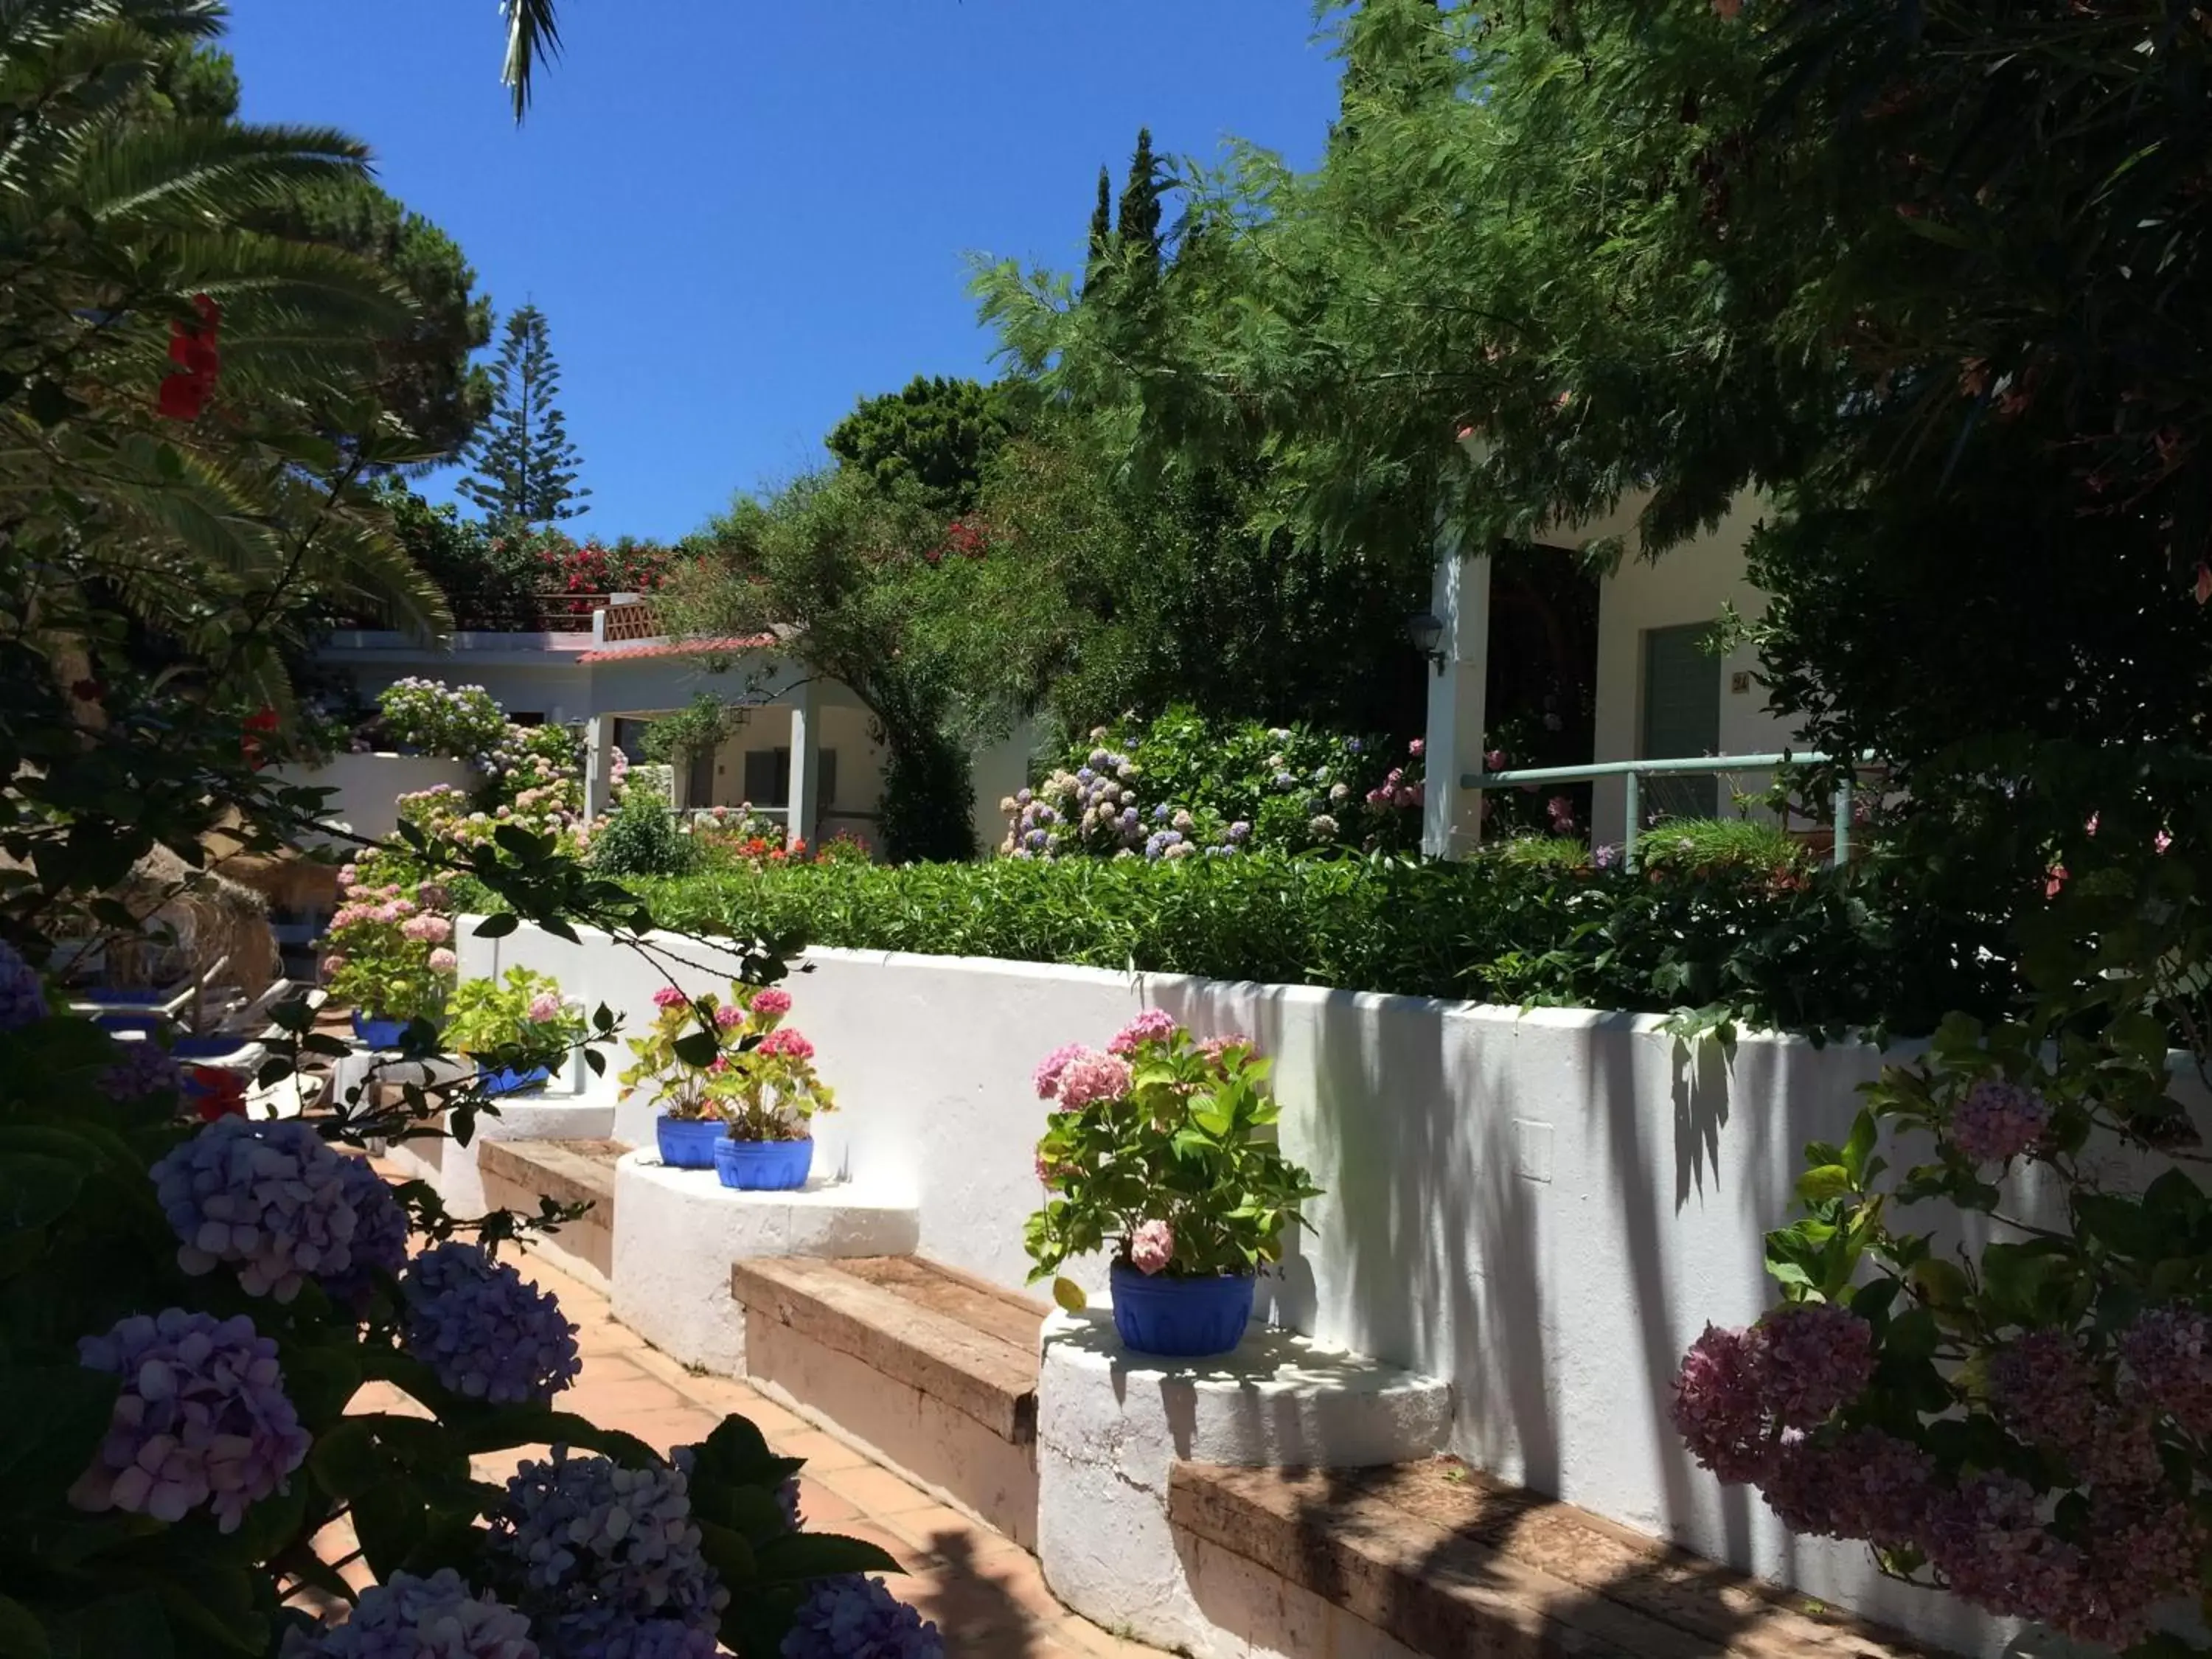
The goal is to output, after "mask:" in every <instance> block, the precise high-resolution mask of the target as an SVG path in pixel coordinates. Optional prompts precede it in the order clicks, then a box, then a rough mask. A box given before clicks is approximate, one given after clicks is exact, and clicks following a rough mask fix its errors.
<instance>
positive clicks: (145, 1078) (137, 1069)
mask: <svg viewBox="0 0 2212 1659" xmlns="http://www.w3.org/2000/svg"><path fill="white" fill-rule="evenodd" d="M95 1081H96V1084H97V1086H98V1088H99V1090H100V1093H102V1094H104V1095H106V1097H108V1098H109V1099H110V1100H143V1099H144V1098H145V1097H147V1096H148V1095H160V1094H171V1095H176V1094H182V1093H183V1092H184V1088H185V1072H184V1067H182V1066H179V1065H178V1064H177V1062H176V1060H175V1059H174V1057H173V1056H172V1055H171V1054H170V1053H169V1051H168V1050H167V1048H163V1047H162V1046H161V1044H160V1043H158V1042H117V1043H116V1045H115V1060H114V1063H113V1064H112V1065H111V1066H108V1067H107V1069H106V1071H104V1072H102V1073H100V1076H99V1078H98V1079H95Z"/></svg>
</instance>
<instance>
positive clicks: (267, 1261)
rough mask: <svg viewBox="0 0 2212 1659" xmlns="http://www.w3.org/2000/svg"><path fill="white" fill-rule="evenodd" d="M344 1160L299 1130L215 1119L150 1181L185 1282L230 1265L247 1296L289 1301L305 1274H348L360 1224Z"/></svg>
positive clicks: (291, 1125)
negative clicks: (166, 1220) (176, 1240)
mask: <svg viewBox="0 0 2212 1659" xmlns="http://www.w3.org/2000/svg"><path fill="white" fill-rule="evenodd" d="M345 1164H346V1159H345V1158H343V1157H342V1156H341V1155H340V1154H338V1153H337V1152H333V1151H332V1150H331V1147H330V1146H328V1145H327V1144H326V1143H325V1141H324V1140H323V1139H322V1137H321V1136H319V1135H318V1134H317V1133H315V1132H314V1130H313V1129H312V1128H310V1127H308V1126H307V1125H306V1124H304V1123H301V1122H299V1121H286V1122H280V1123H256V1122H251V1121H248V1120H246V1119H245V1118H242V1117H222V1118H217V1119H216V1121H214V1122H213V1123H210V1124H209V1125H208V1126H207V1127H205V1128H204V1129H202V1130H201V1131H200V1132H199V1133H197V1134H196V1135H194V1136H193V1137H192V1138H191V1139H190V1140H187V1141H185V1142H184V1143H183V1144H181V1145H180V1146H176V1147H174V1148H173V1149H172V1150H171V1151H170V1152H168V1153H167V1155H166V1156H164V1157H163V1158H161V1161H160V1162H158V1163H156V1164H155V1165H154V1167H153V1169H152V1170H151V1171H149V1173H150V1174H151V1175H152V1176H153V1178H154V1185H155V1193H156V1194H157V1195H158V1196H159V1198H160V1200H161V1208H162V1211H163V1212H164V1213H166V1214H167V1216H168V1218H169V1225H171V1226H172V1227H173V1228H175V1229H176V1232H177V1237H178V1238H179V1240H180V1241H182V1243H181V1246H180V1248H179V1249H178V1251H177V1264H178V1265H179V1267H182V1268H183V1269H184V1270H185V1272H186V1273H211V1272H213V1271H214V1269H215V1268H216V1266H217V1264H219V1263H222V1262H226V1261H228V1262H230V1263H233V1264H234V1265H235V1266H236V1267H237V1268H238V1282H239V1285H240V1288H241V1289H243V1290H244V1291H246V1294H247V1295H248V1296H273V1297H275V1298H276V1300H277V1301H279V1302H289V1301H290V1300H291V1299H292V1298H293V1297H295V1296H297V1295H298V1294H299V1293H300V1286H301V1285H303V1284H305V1283H306V1282H307V1279H308V1277H309V1276H310V1275H311V1274H322V1273H344V1272H345V1271H346V1270H347V1269H348V1268H349V1267H351V1266H352V1265H353V1249H352V1242H353V1235H354V1230H355V1228H356V1226H357V1225H359V1221H360V1217H359V1214H358V1212H356V1210H355V1208H354V1205H353V1200H352V1197H351V1196H350V1194H349V1188H348V1187H347V1184H346V1178H345Z"/></svg>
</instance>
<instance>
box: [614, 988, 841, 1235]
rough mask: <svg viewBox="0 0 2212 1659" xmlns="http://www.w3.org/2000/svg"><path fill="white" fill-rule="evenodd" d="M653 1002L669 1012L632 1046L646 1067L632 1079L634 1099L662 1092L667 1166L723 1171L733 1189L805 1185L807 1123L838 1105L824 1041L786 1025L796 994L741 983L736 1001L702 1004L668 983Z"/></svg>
mask: <svg viewBox="0 0 2212 1659" xmlns="http://www.w3.org/2000/svg"><path fill="white" fill-rule="evenodd" d="M653 1006H654V1007H655V1008H656V1009H657V1010H659V1012H658V1013H657V1014H656V1016H655V1018H654V1020H653V1026H652V1028H651V1029H650V1030H648V1031H647V1033H646V1034H645V1035H644V1036H641V1037H633V1038H632V1039H631V1040H630V1045H629V1046H630V1052H631V1053H632V1054H635V1055H636V1056H637V1061H636V1064H635V1065H633V1066H631V1067H630V1068H629V1070H628V1071H626V1072H624V1073H623V1074H622V1082H623V1093H624V1095H625V1096H628V1095H629V1094H630V1093H632V1092H634V1091H636V1090H638V1089H641V1088H650V1089H651V1090H652V1091H653V1099H654V1102H655V1103H656V1104H658V1105H659V1108H660V1114H659V1116H657V1117H656V1118H655V1119H654V1120H653V1138H654V1140H655V1142H656V1143H657V1144H658V1146H659V1148H660V1158H661V1161H662V1162H663V1163H664V1164H668V1165H670V1166H671V1167H672V1168H675V1169H679V1170H705V1169H710V1168H711V1169H714V1170H716V1171H718V1172H719V1173H720V1176H721V1178H722V1182H723V1184H724V1185H725V1186H729V1187H740V1188H750V1189H756V1190H764V1191H780V1190H784V1189H787V1188H796V1187H803V1186H805V1184H806V1177H807V1174H808V1172H809V1170H811V1168H812V1166H813V1158H814V1140H813V1137H812V1136H811V1135H810V1134H809V1133H807V1127H806V1125H807V1120H808V1119H810V1118H811V1117H812V1116H813V1115H814V1114H815V1113H816V1112H817V1111H826V1110H828V1109H830V1108H831V1106H832V1105H833V1102H832V1100H831V1098H830V1095H829V1090H828V1089H827V1088H826V1087H825V1086H824V1085H823V1083H822V1081H821V1079H819V1078H817V1076H815V1074H814V1067H813V1063H812V1062H813V1058H814V1045H813V1044H812V1043H811V1042H808V1041H807V1040H806V1039H805V1037H804V1036H800V1035H799V1033H798V1032H797V1031H795V1030H789V1029H787V1028H786V1027H784V1026H783V1024H782V1020H783V1017H784V1016H785V1015H786V1014H787V1013H788V1012H791V994H790V993H789V992H787V991H785V990H782V989H780V988H778V987H775V986H757V985H748V984H744V983H743V982H733V983H732V985H731V986H730V994H729V997H728V999H727V1000H723V999H721V998H720V997H718V996H716V995H715V994H714V993H713V992H708V994H705V995H704V996H702V997H698V998H696V999H694V998H690V997H687V996H685V995H684V993H683V992H681V991H679V990H678V989H677V988H676V987H674V986H663V987H661V988H660V989H659V990H658V991H656V992H654V993H653Z"/></svg>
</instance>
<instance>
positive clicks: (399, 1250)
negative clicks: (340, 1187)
mask: <svg viewBox="0 0 2212 1659" xmlns="http://www.w3.org/2000/svg"><path fill="white" fill-rule="evenodd" d="M339 1161H340V1163H341V1164H342V1165H343V1169H342V1170H341V1176H342V1178H343V1182H344V1183H345V1189H346V1194H347V1196H348V1197H349V1199H350V1200H351V1201H352V1204H353V1208H354V1217H355V1220H354V1229H353V1264H352V1265H351V1266H350V1267H348V1268H347V1269H346V1270H345V1271H344V1272H343V1273H325V1274H324V1275H323V1289H324V1290H325V1291H328V1292H329V1293H330V1295H331V1299H332V1300H334V1301H337V1302H339V1303H342V1304H344V1305H346V1306H347V1307H349V1308H352V1309H354V1310H356V1312H358V1311H359V1310H361V1309H362V1307H363V1306H364V1305H365V1304H366V1303H367V1302H368V1297H369V1294H370V1293H371V1292H372V1291H374V1289H375V1288H376V1278H375V1275H376V1274H378V1273H387V1274H389V1275H390V1276H392V1278H394V1279H397V1278H398V1276H399V1274H400V1273H401V1272H402V1270H404V1268H405V1267H406V1266H407V1238H408V1235H409V1233H410V1231H412V1227H411V1224H410V1222H409V1220H408V1217H407V1210H406V1206H404V1205H403V1204H401V1203H400V1201H399V1200H398V1198H397V1197H395V1196H394V1195H393V1194H392V1188H391V1187H390V1186H389V1185H387V1184H386V1182H385V1179H384V1177H383V1176H380V1175H379V1174H377V1172H376V1170H374V1168H373V1167H371V1165H370V1164H369V1161H368V1159H367V1158H348V1157H346V1156H345V1155H344V1154H343V1153H341V1154H340V1155H339Z"/></svg>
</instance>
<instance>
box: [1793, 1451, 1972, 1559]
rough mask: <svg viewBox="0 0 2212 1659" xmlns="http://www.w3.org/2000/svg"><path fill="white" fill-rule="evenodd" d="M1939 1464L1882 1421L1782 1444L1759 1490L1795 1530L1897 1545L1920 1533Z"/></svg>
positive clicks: (1915, 1537) (1888, 1546)
mask: <svg viewBox="0 0 2212 1659" xmlns="http://www.w3.org/2000/svg"><path fill="white" fill-rule="evenodd" d="M1935 1472H1936V1462H1935V1460H1934V1459H1933V1458H1931V1457H1930V1456H1929V1455H1928V1454H1927V1453H1926V1452H1924V1451H1922V1450H1921V1449H1920V1448H1919V1447H1917V1446H1915V1445H1912V1444H1911V1443H1909V1442H1907V1441H1903V1440H1899V1439H1898V1438H1897V1437H1895V1436H1894V1435H1890V1434H1885V1433H1883V1432H1882V1431H1881V1430H1880V1429H1857V1430H1854V1431H1851V1432H1850V1433H1849V1434H1846V1435H1844V1436H1841V1437H1838V1438H1836V1439H1827V1438H1824V1437H1802V1436H1801V1437H1793V1438H1791V1439H1790V1440H1787V1441H1785V1442H1784V1443H1783V1444H1782V1445H1781V1447H1780V1448H1779V1449H1778V1451H1777V1453H1776V1455H1775V1457H1774V1461H1773V1465H1772V1467H1771V1468H1769V1470H1768V1471H1767V1473H1766V1474H1765V1476H1764V1477H1763V1478H1762V1479H1761V1480H1760V1481H1759V1494H1760V1496H1762V1497H1763V1498H1765V1499H1766V1504H1767V1507H1768V1508H1770V1509H1771V1510H1773V1511H1774V1512H1775V1514H1776V1515H1778V1516H1780V1517H1781V1518H1782V1522H1783V1524H1784V1526H1786V1527H1788V1528H1790V1531H1792V1532H1796V1533H1808V1534H1813V1535H1814V1536H1816V1537H1821V1538H1853V1539H1863V1540H1865V1541H1869V1542H1870V1543H1873V1544H1875V1545H1876V1546H1878V1547H1881V1548H1885V1549H1897V1548H1901V1547H1905V1546H1906V1545H1909V1544H1911V1542H1913V1541H1914V1540H1916V1539H1917V1538H1918V1537H1919V1535H1920V1531H1921V1528H1922V1526H1923V1523H1924V1522H1925V1521H1926V1518H1927V1514H1928V1508H1929V1504H1931V1503H1932V1502H1934V1500H1935V1496H1936V1485H1935Z"/></svg>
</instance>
